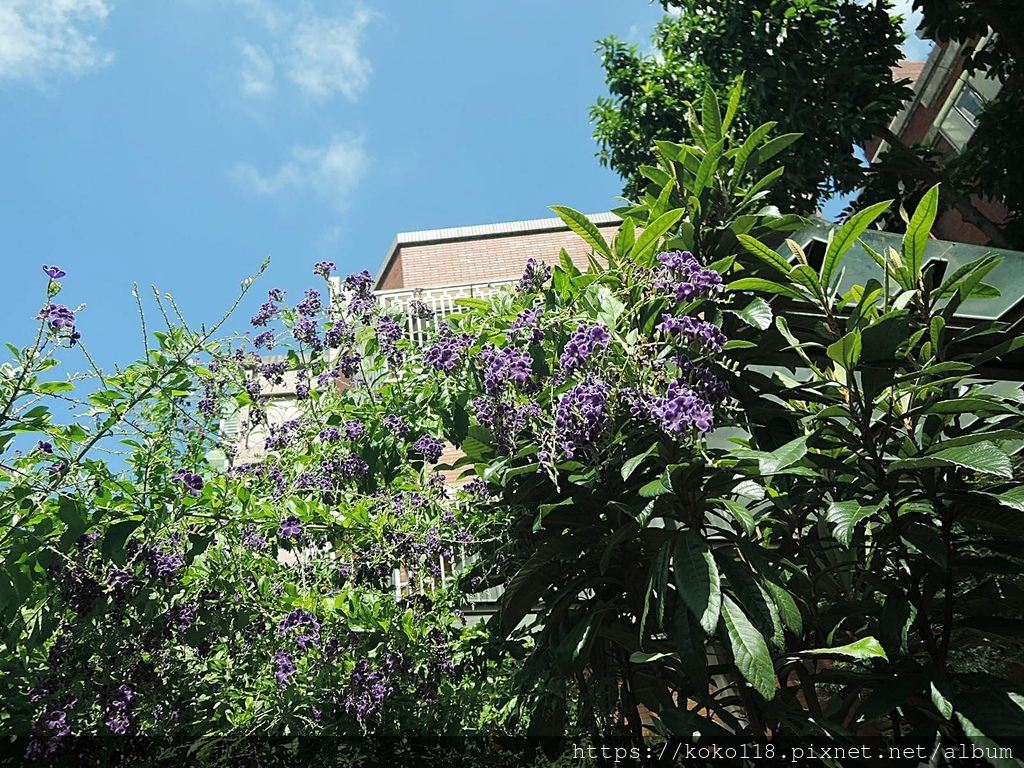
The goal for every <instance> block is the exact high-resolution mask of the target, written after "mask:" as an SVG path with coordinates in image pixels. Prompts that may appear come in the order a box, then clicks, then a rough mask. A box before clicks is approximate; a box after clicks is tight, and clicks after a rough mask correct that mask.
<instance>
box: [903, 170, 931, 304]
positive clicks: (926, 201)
mask: <svg viewBox="0 0 1024 768" xmlns="http://www.w3.org/2000/svg"><path fill="white" fill-rule="evenodd" d="M938 211H939V185H938V184H936V185H935V186H934V187H932V188H931V189H929V190H928V191H927V192H925V193H924V197H922V198H921V202H920V203H918V205H917V208H916V209H915V210H914V215H913V216H911V217H910V223H909V224H908V225H907V232H906V234H905V235H903V268H904V269H905V270H906V273H905V274H906V275H907V279H908V281H909V282H910V283H911V284H912V285H913V284H915V283H916V282H917V280H918V278H919V277H920V276H921V264H922V263H923V262H924V252H925V249H926V248H927V247H928V235H929V234H930V233H931V231H932V224H934V223H935V215H936V214H937V213H938Z"/></svg>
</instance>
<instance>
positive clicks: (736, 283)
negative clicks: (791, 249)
mask: <svg viewBox="0 0 1024 768" xmlns="http://www.w3.org/2000/svg"><path fill="white" fill-rule="evenodd" d="M773 253H774V251H773ZM726 289H727V290H730V291H762V292H763V293H776V294H779V295H781V296H788V297H789V298H791V299H798V300H800V301H804V300H806V299H807V297H806V296H805V295H804V294H803V293H801V292H800V291H799V290H797V289H796V288H793V287H792V286H790V285H785V284H783V283H775V282H772V281H771V280H765V279H764V278H761V277H743V278H740V279H739V280H733V281H732V282H731V283H729V284H728V285H727V286H726Z"/></svg>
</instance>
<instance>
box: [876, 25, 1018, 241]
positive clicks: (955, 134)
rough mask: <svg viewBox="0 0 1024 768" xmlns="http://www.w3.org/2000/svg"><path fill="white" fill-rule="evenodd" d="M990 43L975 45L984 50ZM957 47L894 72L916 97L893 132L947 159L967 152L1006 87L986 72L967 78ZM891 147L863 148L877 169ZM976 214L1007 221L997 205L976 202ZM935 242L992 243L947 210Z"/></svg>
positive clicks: (940, 45)
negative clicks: (988, 108) (987, 107)
mask: <svg viewBox="0 0 1024 768" xmlns="http://www.w3.org/2000/svg"><path fill="white" fill-rule="evenodd" d="M987 41H988V38H987V37H985V38H982V39H980V40H978V41H977V42H976V43H975V47H976V49H978V50H980V49H981V48H983V47H984V46H985V43H986V42H987ZM961 50H962V49H961V47H960V46H959V45H958V44H956V43H950V42H948V41H947V42H942V41H940V42H937V43H936V45H935V47H933V48H932V51H931V53H930V55H929V56H928V60H927V61H925V62H923V63H921V62H910V61H904V62H900V65H899V66H898V67H897V68H896V69H895V70H894V71H893V78H894V79H895V80H904V79H905V80H909V81H910V82H911V86H912V88H913V90H914V97H913V98H912V99H911V100H910V101H909V102H908V103H907V104H906V105H905V106H904V108H903V110H902V111H901V112H900V113H899V114H898V115H897V116H896V117H895V118H894V119H893V121H892V123H891V124H890V126H889V130H890V131H891V132H892V133H893V134H895V136H896V137H898V138H899V139H900V140H901V141H902V142H903V143H905V144H907V145H909V146H913V145H921V146H924V147H928V148H930V149H934V150H937V151H939V152H942V153H944V154H946V155H955V154H959V153H960V152H962V151H963V149H964V147H966V146H967V143H968V142H969V141H970V140H971V137H972V136H973V135H974V131H975V129H976V128H977V127H978V116H979V115H980V114H981V111H982V109H983V108H984V106H985V104H986V103H988V102H989V101H991V100H992V99H994V98H995V97H996V96H997V95H998V94H999V91H1000V90H1001V88H1002V83H1001V82H1000V81H999V80H998V79H997V78H994V77H986V75H985V73H984V72H976V73H974V74H973V75H969V74H968V73H967V72H966V71H965V70H964V57H963V56H962V55H961ZM887 147H888V145H887V144H886V142H884V141H883V140H881V139H875V140H874V141H872V142H869V144H868V145H867V146H866V147H865V150H864V151H865V155H866V156H867V160H868V162H869V163H875V162H876V161H877V160H878V159H879V157H880V156H881V154H882V153H883V152H885V151H886V149H887ZM971 202H972V203H974V205H975V207H976V208H977V209H978V211H979V212H980V213H981V214H982V215H983V216H985V218H987V219H989V220H990V221H992V222H993V223H995V224H997V225H1001V224H1003V223H1004V222H1005V220H1006V215H1007V212H1006V209H1005V208H1004V207H1003V206H1002V205H1001V204H1000V203H998V202H997V201H993V200H987V199H982V198H978V197H973V198H972V199H971ZM932 233H933V235H934V236H935V237H938V238H941V239H943V240H951V241H954V242H960V243H975V244H978V245H983V244H985V243H987V242H988V238H987V237H986V236H985V235H984V234H982V232H981V231H980V230H979V229H977V228H976V227H975V226H973V225H972V224H969V223H967V222H965V221H964V220H963V219H962V218H961V216H960V214H959V213H958V212H957V211H956V210H953V209H951V210H947V211H945V212H944V213H942V214H941V215H940V216H939V217H938V219H937V220H936V222H935V227H934V228H933V230H932Z"/></svg>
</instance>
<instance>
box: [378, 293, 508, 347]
mask: <svg viewBox="0 0 1024 768" xmlns="http://www.w3.org/2000/svg"><path fill="white" fill-rule="evenodd" d="M514 283H515V280H498V281H494V282H489V283H464V284H462V285H445V286H443V287H441V288H422V289H421V288H416V289H410V288H397V289H394V290H390V291H378V292H377V298H378V299H379V300H380V303H381V306H382V307H384V309H391V308H394V309H397V310H399V311H401V312H402V313H403V314H404V315H405V316H406V321H405V332H406V333H407V334H408V337H409V339H411V340H412V341H413V342H415V343H416V344H419V345H422V344H423V342H424V341H425V339H426V337H427V335H428V334H429V333H430V332H431V331H433V330H434V329H435V328H436V327H437V323H438V322H440V321H441V320H442V319H444V318H445V317H447V316H448V315H451V314H453V313H455V312H457V311H458V309H459V307H458V305H457V304H456V303H455V301H456V299H485V298H488V297H489V296H493V295H494V294H495V293H497V292H498V291H501V290H503V289H505V288H507V287H508V286H510V285H513V284H514ZM417 300H418V301H422V302H423V303H424V304H426V305H427V307H428V308H429V309H430V311H431V312H433V317H431V318H428V319H423V318H421V317H417V316H416V315H415V313H413V312H410V311H409V305H410V304H411V303H412V302H413V301H417Z"/></svg>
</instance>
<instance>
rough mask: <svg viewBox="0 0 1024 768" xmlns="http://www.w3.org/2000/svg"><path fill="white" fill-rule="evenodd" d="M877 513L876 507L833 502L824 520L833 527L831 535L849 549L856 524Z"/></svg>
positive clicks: (849, 502)
mask: <svg viewBox="0 0 1024 768" xmlns="http://www.w3.org/2000/svg"><path fill="white" fill-rule="evenodd" d="M877 511H878V506H877V505H874V506H869V507H862V506H861V505H860V504H858V503H857V502H856V501H833V502H832V503H831V504H829V505H828V511H827V512H826V513H825V519H826V520H827V521H828V522H830V523H831V524H832V526H833V530H832V535H833V536H835V538H836V541H838V542H839V543H840V544H841V545H842V546H844V547H849V546H850V541H851V540H852V539H853V532H854V530H856V528H857V524H858V523H860V522H861V521H862V520H866V519H867V518H869V517H871V515H873V514H875V512H877Z"/></svg>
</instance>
